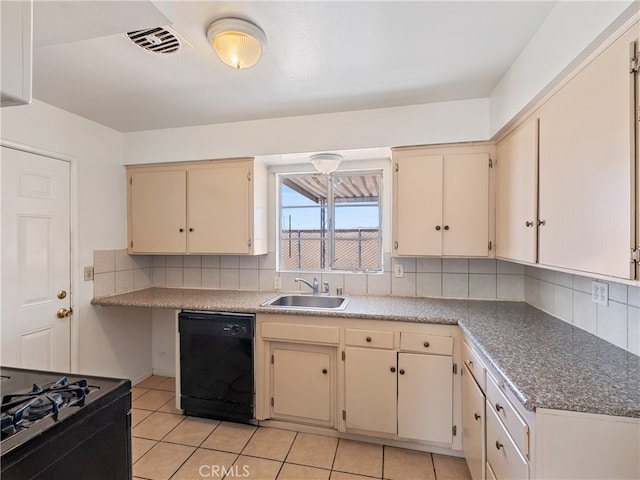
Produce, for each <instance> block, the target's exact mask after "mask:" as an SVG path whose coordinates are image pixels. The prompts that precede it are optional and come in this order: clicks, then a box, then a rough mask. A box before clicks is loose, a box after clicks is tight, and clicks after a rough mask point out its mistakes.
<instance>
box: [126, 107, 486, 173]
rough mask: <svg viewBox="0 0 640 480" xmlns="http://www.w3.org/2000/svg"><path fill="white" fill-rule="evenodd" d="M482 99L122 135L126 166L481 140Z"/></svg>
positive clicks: (483, 129) (483, 136) (483, 127)
mask: <svg viewBox="0 0 640 480" xmlns="http://www.w3.org/2000/svg"><path fill="white" fill-rule="evenodd" d="M488 118H489V101H488V99H486V98H485V99H477V100H464V101H458V102H444V103H432V104H428V105H412V106H408V107H395V108H381V109H373V110H361V111H354V112H342V113H329V114H322V115H307V116H300V117H286V118H273V119H266V120H254V121H247V122H236V123H224V124H216V125H201V126H195V127H184V128H171V129H164V130H149V131H144V132H132V133H125V134H124V163H125V164H126V165H131V164H140V163H154V162H175V161H181V160H204V159H215V158H229V157H246V156H261V155H277V154H287V153H298V152H312V151H327V150H345V149H355V148H372V147H393V146H401V145H423V144H431V143H450V142H466V141H472V140H485V139H487V138H488V135H489V125H488Z"/></svg>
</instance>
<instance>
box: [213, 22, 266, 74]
mask: <svg viewBox="0 0 640 480" xmlns="http://www.w3.org/2000/svg"><path fill="white" fill-rule="evenodd" d="M207 38H208V39H209V42H210V43H211V45H212V46H213V49H214V50H215V51H216V53H217V54H218V57H220V60H222V61H223V62H224V63H226V64H227V65H229V66H230V67H233V68H235V69H238V70H240V69H241V68H249V67H252V66H254V65H255V64H256V63H257V62H258V60H259V59H260V56H261V55H262V52H263V51H264V50H265V49H266V48H267V36H266V35H265V33H264V32H263V31H262V30H261V29H260V27H258V26H257V25H255V24H253V23H251V22H248V21H247V20H243V19H241V18H221V19H219V20H216V21H215V22H213V23H212V24H211V25H209V28H208V29H207Z"/></svg>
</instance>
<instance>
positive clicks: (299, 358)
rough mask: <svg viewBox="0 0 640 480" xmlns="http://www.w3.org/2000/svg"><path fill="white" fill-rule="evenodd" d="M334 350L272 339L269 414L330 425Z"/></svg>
mask: <svg viewBox="0 0 640 480" xmlns="http://www.w3.org/2000/svg"><path fill="white" fill-rule="evenodd" d="M335 350H336V349H335V348H332V347H327V346H318V345H304V344H295V343H275V342H274V343H272V346H271V371H272V373H271V379H272V385H271V401H270V403H271V417H272V418H279V419H286V420H297V421H300V422H303V423H313V424H319V425H333V423H334V422H333V417H334V415H335V413H334V412H335V410H336V408H335V398H336V392H335V388H334V385H335V371H336V361H335V358H336V352H335Z"/></svg>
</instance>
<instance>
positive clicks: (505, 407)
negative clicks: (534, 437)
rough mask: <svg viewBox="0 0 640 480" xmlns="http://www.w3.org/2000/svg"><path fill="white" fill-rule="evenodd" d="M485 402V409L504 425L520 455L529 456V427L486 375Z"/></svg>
mask: <svg viewBox="0 0 640 480" xmlns="http://www.w3.org/2000/svg"><path fill="white" fill-rule="evenodd" d="M487 402H488V404H487V409H490V410H491V411H492V412H493V413H494V414H495V416H496V417H498V418H499V419H500V421H501V422H502V423H503V424H504V426H505V428H506V429H507V431H508V432H509V435H511V437H512V438H513V441H514V442H515V444H516V445H517V446H518V448H519V449H520V451H521V452H522V454H523V455H526V456H529V426H528V425H527V422H525V421H524V420H523V418H522V417H521V416H520V414H518V412H516V409H515V407H514V406H513V405H511V402H509V400H508V399H507V397H506V396H505V395H504V394H503V393H502V392H501V391H500V387H498V385H497V383H496V380H495V379H494V378H493V377H492V376H491V375H487Z"/></svg>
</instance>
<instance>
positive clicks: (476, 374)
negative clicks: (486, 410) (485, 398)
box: [462, 341, 487, 392]
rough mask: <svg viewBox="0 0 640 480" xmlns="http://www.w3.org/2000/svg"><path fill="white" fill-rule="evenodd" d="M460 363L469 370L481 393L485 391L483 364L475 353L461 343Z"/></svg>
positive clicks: (465, 343) (467, 345)
mask: <svg viewBox="0 0 640 480" xmlns="http://www.w3.org/2000/svg"><path fill="white" fill-rule="evenodd" d="M462 346H463V348H462V361H463V362H464V364H465V365H466V366H467V368H469V371H470V372H471V375H473V378H475V379H476V382H478V385H480V388H481V389H482V391H483V392H486V391H487V378H486V374H487V369H486V367H485V365H484V362H483V361H482V360H480V356H479V355H478V354H477V353H476V351H475V350H474V349H473V348H472V347H471V346H470V345H469V344H468V343H467V342H466V341H464V342H462Z"/></svg>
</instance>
